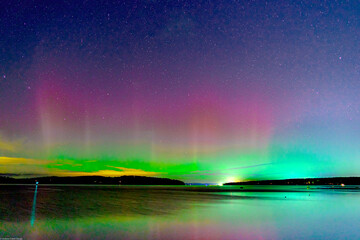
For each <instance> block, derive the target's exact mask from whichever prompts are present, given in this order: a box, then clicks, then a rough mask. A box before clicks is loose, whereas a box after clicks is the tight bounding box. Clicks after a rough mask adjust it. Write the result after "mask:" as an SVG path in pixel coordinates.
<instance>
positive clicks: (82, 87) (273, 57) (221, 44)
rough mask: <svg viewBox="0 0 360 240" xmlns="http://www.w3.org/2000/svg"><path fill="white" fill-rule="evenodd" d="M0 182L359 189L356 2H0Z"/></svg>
mask: <svg viewBox="0 0 360 240" xmlns="http://www.w3.org/2000/svg"><path fill="white" fill-rule="evenodd" d="M0 36H1V37H0V174H8V175H12V174H13V175H18V176H30V175H58V176H79V175H103V176H121V175H142V176H158V177H169V178H176V179H181V180H184V181H185V182H214V183H221V182H227V181H237V180H250V179H252V180H258V179H282V178H303V177H331V176H360V174H359V173H360V5H359V4H358V3H357V2H356V1H293V2H292V1H156V0H154V1H151V0H148V1H129V2H123V1H90V0H89V1H77V0H69V1H12V0H9V1H1V2H0Z"/></svg>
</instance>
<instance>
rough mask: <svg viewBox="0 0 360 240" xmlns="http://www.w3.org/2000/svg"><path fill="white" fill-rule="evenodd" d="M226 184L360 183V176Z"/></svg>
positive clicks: (232, 183)
mask: <svg viewBox="0 0 360 240" xmlns="http://www.w3.org/2000/svg"><path fill="white" fill-rule="evenodd" d="M224 185H360V177H332V178H297V179H282V180H261V181H247V182H229V183H225V184H224Z"/></svg>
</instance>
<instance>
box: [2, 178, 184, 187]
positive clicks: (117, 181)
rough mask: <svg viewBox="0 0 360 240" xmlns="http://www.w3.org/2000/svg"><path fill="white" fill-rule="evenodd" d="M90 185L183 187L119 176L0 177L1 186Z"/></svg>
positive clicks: (160, 180) (165, 181) (169, 181)
mask: <svg viewBox="0 0 360 240" xmlns="http://www.w3.org/2000/svg"><path fill="white" fill-rule="evenodd" d="M36 181H37V182H39V184H89V185H90V184H91V185H94V184H95V185H98V184H99V185H185V183H184V182H182V181H180V180H174V179H169V178H156V177H143V176H121V177H101V176H82V177H38V178H12V177H0V183H1V184H35V182H36Z"/></svg>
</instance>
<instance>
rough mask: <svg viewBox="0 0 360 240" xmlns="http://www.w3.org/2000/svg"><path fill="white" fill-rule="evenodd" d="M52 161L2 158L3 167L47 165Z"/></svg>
mask: <svg viewBox="0 0 360 240" xmlns="http://www.w3.org/2000/svg"><path fill="white" fill-rule="evenodd" d="M51 162H52V161H48V160H40V159H32V158H16V157H0V166H1V165H45V164H46V165H47V164H49V163H51Z"/></svg>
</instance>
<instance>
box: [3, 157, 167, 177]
mask: <svg viewBox="0 0 360 240" xmlns="http://www.w3.org/2000/svg"><path fill="white" fill-rule="evenodd" d="M64 162H65V163H66V164H69V162H68V161H66V160H64ZM70 165H71V166H74V165H76V166H77V165H80V164H79V163H77V164H70ZM59 166H62V165H61V164H59V163H58V162H57V161H50V160H42V159H31V158H16V157H4V156H2V157H0V172H2V175H5V174H6V175H8V176H26V175H47V176H106V177H119V176H125V175H136V176H158V175H160V174H161V173H158V172H148V171H144V170H142V169H134V168H124V167H116V166H103V167H104V168H106V167H107V168H114V170H112V169H110V170H109V169H99V170H96V171H86V172H85V171H72V170H68V169H57V167H59Z"/></svg>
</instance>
